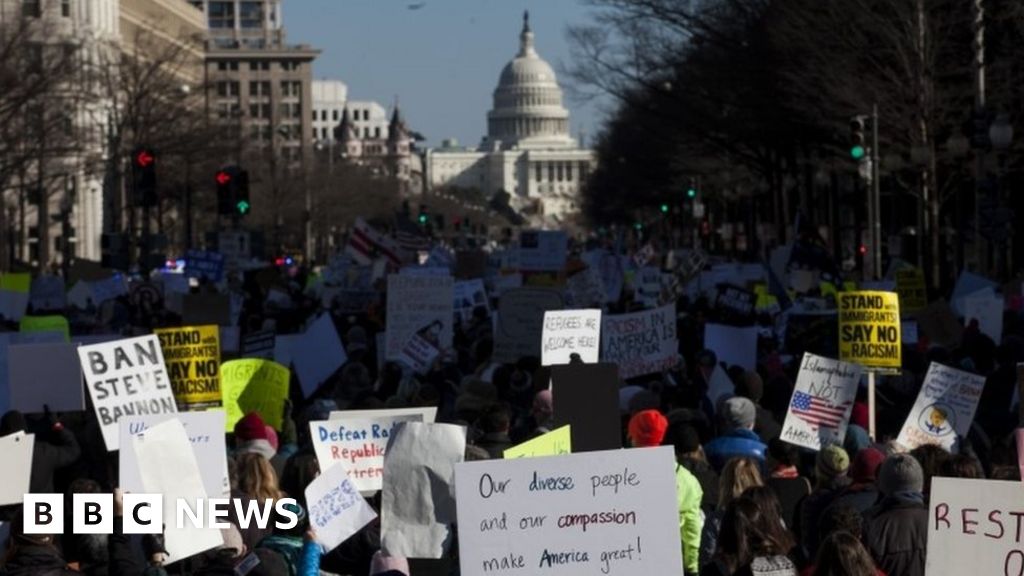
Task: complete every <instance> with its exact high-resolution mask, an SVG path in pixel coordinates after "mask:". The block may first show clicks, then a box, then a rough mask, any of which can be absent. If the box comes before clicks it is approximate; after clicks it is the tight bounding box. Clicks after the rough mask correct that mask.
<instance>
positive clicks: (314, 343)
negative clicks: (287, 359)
mask: <svg viewBox="0 0 1024 576" xmlns="http://www.w3.org/2000/svg"><path fill="white" fill-rule="evenodd" d="M346 361H348V355H346V354H345V347H344V346H343V345H342V344H341V338H340V337H339V336H338V331H337V329H336V328H335V327H334V321H333V320H332V319H331V315H330V314H321V315H320V316H319V317H318V318H317V319H316V320H314V321H313V323H312V324H310V326H309V328H307V329H306V331H305V332H304V333H303V334H302V337H301V338H299V339H298V342H297V343H296V345H295V346H294V348H292V363H293V364H294V365H295V373H296V375H297V376H298V377H299V385H300V386H302V394H303V395H304V396H306V397H307V398H308V397H309V396H312V395H313V393H314V392H316V390H317V388H319V387H320V384H322V383H323V382H324V381H325V380H327V379H328V378H330V377H331V374H334V373H335V372H336V371H337V370H338V369H339V368H341V367H342V365H344V364H345V362H346Z"/></svg>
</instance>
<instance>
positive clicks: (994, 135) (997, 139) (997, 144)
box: [988, 113, 1013, 276]
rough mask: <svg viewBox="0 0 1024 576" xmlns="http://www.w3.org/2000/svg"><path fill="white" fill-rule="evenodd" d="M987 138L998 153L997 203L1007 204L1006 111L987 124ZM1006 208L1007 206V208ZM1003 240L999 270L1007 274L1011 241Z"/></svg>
mask: <svg viewBox="0 0 1024 576" xmlns="http://www.w3.org/2000/svg"><path fill="white" fill-rule="evenodd" d="M988 139H989V142H991V143H992V149H993V150H995V151H996V152H997V153H999V173H998V175H997V178H998V180H997V186H996V195H997V198H999V201H1000V202H999V204H1000V205H1003V201H1004V200H1005V201H1006V205H1007V206H1008V204H1009V198H1004V194H1003V185H1002V184H1003V182H1002V180H1003V178H1002V177H1003V154H1002V152H1005V151H1006V149H1007V148H1009V147H1010V144H1012V143H1013V125H1012V124H1010V117H1009V115H1007V114H1006V113H1000V114H998V115H997V116H996V119H995V121H994V122H992V125H991V126H989V129H988ZM1008 209H1009V208H1008V207H1007V210H1008ZM998 221H999V223H1000V224H1002V223H1003V222H1004V219H1002V218H1000V219H999V220H998ZM1010 231H1012V230H1007V232H1010ZM1004 242H1005V244H1006V251H1005V252H1004V253H1002V254H1001V258H1002V259H1003V265H1004V267H1005V269H1001V271H1002V272H1004V273H1005V274H1006V275H1007V276H1008V275H1009V273H1010V271H1011V270H1010V267H1011V266H1013V241H1012V240H1009V239H1007V240H1004Z"/></svg>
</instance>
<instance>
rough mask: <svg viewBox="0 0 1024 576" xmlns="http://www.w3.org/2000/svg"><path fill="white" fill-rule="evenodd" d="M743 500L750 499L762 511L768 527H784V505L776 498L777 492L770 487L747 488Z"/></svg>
mask: <svg viewBox="0 0 1024 576" xmlns="http://www.w3.org/2000/svg"><path fill="white" fill-rule="evenodd" d="M741 497H742V498H749V499H750V500H752V501H753V502H754V503H755V504H757V506H758V508H760V509H761V517H762V519H763V520H764V522H765V523H766V525H773V524H774V525H780V526H782V525H784V524H785V521H784V520H783V519H782V503H781V502H779V497H778V496H776V494H775V490H773V489H772V488H770V487H768V486H751V487H750V488H747V489H746V490H745V491H744V492H743V495H742V496H741Z"/></svg>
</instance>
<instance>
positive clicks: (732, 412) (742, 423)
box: [721, 396, 757, 430]
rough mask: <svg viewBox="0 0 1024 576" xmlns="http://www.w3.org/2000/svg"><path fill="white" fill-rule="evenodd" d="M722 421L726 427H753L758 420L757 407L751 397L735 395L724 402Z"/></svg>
mask: <svg viewBox="0 0 1024 576" xmlns="http://www.w3.org/2000/svg"><path fill="white" fill-rule="evenodd" d="M721 414H722V423H723V424H725V427H726V429H728V430H736V429H739V428H753V426H754V422H755V421H756V420H757V408H756V407H755V406H754V403H753V402H751V401H750V399H749V398H741V397H739V396H733V397H732V398H729V399H728V400H726V401H725V402H722V408H721Z"/></svg>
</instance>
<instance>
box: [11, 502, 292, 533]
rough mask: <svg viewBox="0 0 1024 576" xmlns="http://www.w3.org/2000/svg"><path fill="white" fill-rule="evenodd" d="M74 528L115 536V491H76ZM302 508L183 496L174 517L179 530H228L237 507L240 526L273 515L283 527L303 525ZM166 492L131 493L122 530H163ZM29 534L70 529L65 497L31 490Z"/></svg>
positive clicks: (26, 510)
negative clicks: (162, 493)
mask: <svg viewBox="0 0 1024 576" xmlns="http://www.w3.org/2000/svg"><path fill="white" fill-rule="evenodd" d="M71 506H72V510H71V531H72V533H74V534H113V533H114V516H116V510H115V508H114V495H113V494H74V495H73V497H72V504H71ZM298 510H299V506H298V502H296V500H295V499H294V498H281V499H279V500H276V501H271V500H264V501H262V502H257V501H255V500H242V499H240V498H197V499H195V500H194V501H188V500H185V499H178V500H176V501H175V503H174V510H173V511H172V512H173V521H174V525H175V526H177V528H178V530H185V529H187V528H190V527H191V528H215V529H226V528H228V527H229V526H230V524H229V523H228V518H229V517H230V516H231V512H232V511H234V513H235V514H234V518H237V519H238V527H239V528H240V529H242V530H246V529H248V528H249V527H250V526H252V527H255V528H258V529H260V530H267V529H268V527H269V526H270V523H271V518H272V517H273V516H274V514H273V513H276V515H277V516H278V520H277V521H276V522H274V528H275V529H277V530H290V529H292V528H295V527H296V526H298V524H299V514H298ZM164 512H165V510H164V497H163V495H161V494H125V495H124V496H123V500H122V515H123V519H122V533H124V534H161V533H163V531H164V526H165V525H167V524H168V522H167V520H168V518H167V517H165V514H164ZM22 514H23V516H24V523H25V534H63V533H64V518H65V516H64V495H63V494H26V495H25V500H24V501H23V503H22Z"/></svg>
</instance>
